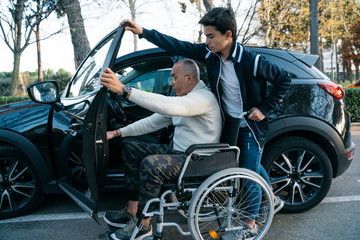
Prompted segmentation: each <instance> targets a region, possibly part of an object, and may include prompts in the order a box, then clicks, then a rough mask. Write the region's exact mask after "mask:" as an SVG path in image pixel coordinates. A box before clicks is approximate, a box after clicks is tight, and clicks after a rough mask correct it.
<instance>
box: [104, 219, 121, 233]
mask: <svg viewBox="0 0 360 240" xmlns="http://www.w3.org/2000/svg"><path fill="white" fill-rule="evenodd" d="M104 221H105V222H106V223H107V224H108V225H109V229H110V226H111V227H115V228H117V229H119V228H123V227H125V226H126V223H113V222H110V221H109V220H108V219H107V218H106V217H105V216H104ZM110 230H112V229H110Z"/></svg>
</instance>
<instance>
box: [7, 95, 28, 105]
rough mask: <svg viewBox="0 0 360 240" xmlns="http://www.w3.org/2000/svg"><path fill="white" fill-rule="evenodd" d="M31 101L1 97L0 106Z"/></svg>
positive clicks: (23, 98)
mask: <svg viewBox="0 0 360 240" xmlns="http://www.w3.org/2000/svg"><path fill="white" fill-rule="evenodd" d="M25 100H29V97H20V96H15V97H0V105H4V104H9V103H14V102H20V101H25Z"/></svg>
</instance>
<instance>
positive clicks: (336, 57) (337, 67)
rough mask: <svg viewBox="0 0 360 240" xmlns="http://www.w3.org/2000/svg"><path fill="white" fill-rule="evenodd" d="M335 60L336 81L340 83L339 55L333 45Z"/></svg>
mask: <svg viewBox="0 0 360 240" xmlns="http://www.w3.org/2000/svg"><path fill="white" fill-rule="evenodd" d="M335 60H336V81H337V82H338V83H340V66H339V54H338V48H337V45H336V44H335Z"/></svg>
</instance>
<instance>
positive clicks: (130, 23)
mask: <svg viewBox="0 0 360 240" xmlns="http://www.w3.org/2000/svg"><path fill="white" fill-rule="evenodd" d="M125 23H128V25H127V26H126V27H125V30H127V31H131V32H133V33H134V34H139V35H141V34H143V28H142V27H141V26H139V25H137V24H136V23H135V22H134V21H132V20H130V19H124V20H123V21H122V22H121V23H120V27H121V26H122V25H124V24H125Z"/></svg>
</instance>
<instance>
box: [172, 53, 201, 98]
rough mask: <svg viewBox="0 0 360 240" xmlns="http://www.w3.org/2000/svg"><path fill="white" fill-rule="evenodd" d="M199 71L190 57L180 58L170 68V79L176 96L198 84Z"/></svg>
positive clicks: (182, 94)
mask: <svg viewBox="0 0 360 240" xmlns="http://www.w3.org/2000/svg"><path fill="white" fill-rule="evenodd" d="M199 80H200V71H199V67H198V66H197V64H196V63H195V62H194V61H193V60H191V59H181V60H180V61H178V62H176V63H175V64H174V66H173V68H172V70H171V81H170V83H169V85H170V86H172V88H173V90H174V92H175V94H176V96H184V95H186V94H188V93H189V92H191V90H192V89H193V88H194V87H195V86H196V84H198V82H199Z"/></svg>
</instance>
